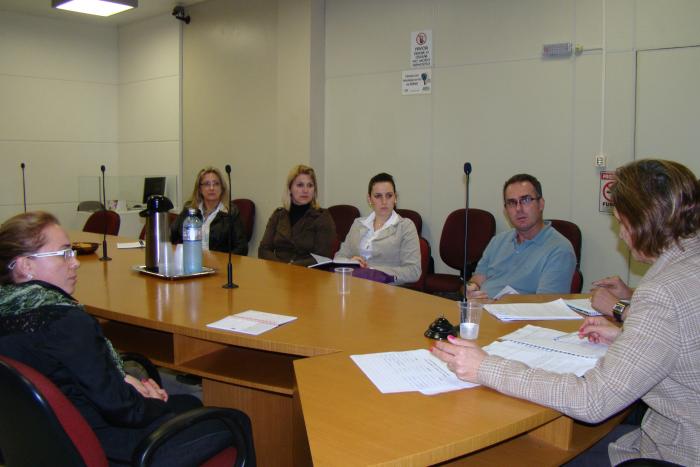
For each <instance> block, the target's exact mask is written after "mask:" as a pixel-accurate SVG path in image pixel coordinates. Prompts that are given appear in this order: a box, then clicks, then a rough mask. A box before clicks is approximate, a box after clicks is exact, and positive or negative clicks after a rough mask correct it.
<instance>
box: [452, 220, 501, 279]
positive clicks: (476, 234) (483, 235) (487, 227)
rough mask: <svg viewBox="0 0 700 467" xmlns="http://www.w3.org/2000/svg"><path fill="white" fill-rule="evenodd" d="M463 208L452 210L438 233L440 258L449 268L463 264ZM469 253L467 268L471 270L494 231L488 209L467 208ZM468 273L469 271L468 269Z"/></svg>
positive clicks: (460, 267) (494, 221)
mask: <svg viewBox="0 0 700 467" xmlns="http://www.w3.org/2000/svg"><path fill="white" fill-rule="evenodd" d="M464 212H465V211H464V209H457V210H455V211H452V212H451V213H450V215H448V216H447V219H445V225H444V226H443V228H442V234H441V235H440V258H442V260H443V261H444V262H445V264H447V265H448V266H450V267H451V268H454V269H458V270H460V271H461V270H462V267H463V265H464ZM468 228H469V238H468V241H469V255H468V257H467V268H468V269H470V270H473V269H474V267H476V264H477V263H478V262H479V260H480V259H481V255H483V254H484V250H485V249H486V246H487V245H488V244H489V242H490V241H491V237H493V236H494V234H495V233H496V219H495V218H494V217H493V214H491V213H490V212H488V211H484V210H482V209H474V208H470V209H469V227H468ZM469 273H470V271H469ZM467 276H469V274H467Z"/></svg>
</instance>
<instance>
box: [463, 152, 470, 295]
mask: <svg viewBox="0 0 700 467" xmlns="http://www.w3.org/2000/svg"><path fill="white" fill-rule="evenodd" d="M471 173H472V165H471V163H470V162H465V163H464V175H466V176H467V190H466V191H467V194H466V199H465V203H464V204H465V206H464V263H463V264H462V287H463V289H462V290H464V294H463V295H464V296H463V297H462V301H467V259H468V258H469V255H468V252H469V241H468V239H469V229H468V227H469V174H471Z"/></svg>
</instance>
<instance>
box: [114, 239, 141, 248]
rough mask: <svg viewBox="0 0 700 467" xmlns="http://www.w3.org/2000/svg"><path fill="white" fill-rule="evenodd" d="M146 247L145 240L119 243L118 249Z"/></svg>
mask: <svg viewBox="0 0 700 467" xmlns="http://www.w3.org/2000/svg"><path fill="white" fill-rule="evenodd" d="M145 246H146V242H144V241H143V240H139V241H138V242H123V243H117V249H119V250H125V249H130V248H144V247H145Z"/></svg>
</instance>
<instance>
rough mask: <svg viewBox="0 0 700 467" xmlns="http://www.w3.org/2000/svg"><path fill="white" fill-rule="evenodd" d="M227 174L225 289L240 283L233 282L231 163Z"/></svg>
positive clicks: (232, 287)
mask: <svg viewBox="0 0 700 467" xmlns="http://www.w3.org/2000/svg"><path fill="white" fill-rule="evenodd" d="M226 175H227V176H228V187H229V188H228V189H229V192H228V215H229V221H230V223H229V227H228V265H227V268H226V273H227V274H226V276H227V278H228V281H227V282H226V283H225V284H224V285H222V286H221V287H223V288H224V289H237V288H238V285H236V284H234V283H233V263H231V236H232V235H233V211H232V210H231V195H232V188H233V187H232V185H231V165H229V164H226Z"/></svg>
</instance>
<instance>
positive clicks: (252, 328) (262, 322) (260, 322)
mask: <svg viewBox="0 0 700 467" xmlns="http://www.w3.org/2000/svg"><path fill="white" fill-rule="evenodd" d="M295 319H297V317H296V316H285V315H277V314H274V313H266V312H264V311H255V310H247V311H243V312H241V313H236V314H235V315H231V316H227V317H226V318H223V319H220V320H218V321H214V322H213V323H209V324H207V327H208V328H214V329H223V330H224V331H233V332H242V333H244V334H251V335H254V336H257V335H259V334H262V333H263V332H266V331H269V330H270V329H274V328H276V327H278V326H281V325H283V324H285V323H289V322H290V321H294V320H295Z"/></svg>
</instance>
